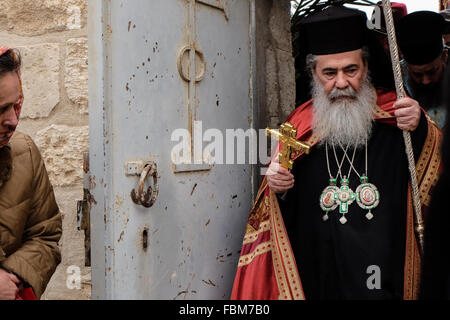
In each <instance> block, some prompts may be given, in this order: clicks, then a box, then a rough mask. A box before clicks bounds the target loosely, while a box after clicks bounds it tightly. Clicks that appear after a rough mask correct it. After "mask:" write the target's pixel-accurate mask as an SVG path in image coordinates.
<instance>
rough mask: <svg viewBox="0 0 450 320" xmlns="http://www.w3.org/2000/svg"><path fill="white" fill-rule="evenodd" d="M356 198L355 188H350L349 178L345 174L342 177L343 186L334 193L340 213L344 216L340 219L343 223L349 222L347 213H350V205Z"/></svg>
mask: <svg viewBox="0 0 450 320" xmlns="http://www.w3.org/2000/svg"><path fill="white" fill-rule="evenodd" d="M355 198H356V195H355V193H354V192H353V190H352V189H350V188H349V186H348V179H347V177H346V176H344V177H343V178H342V179H341V188H340V189H339V190H338V192H336V193H335V195H334V199H335V200H336V203H337V205H338V206H339V213H341V214H342V217H341V218H340V219H339V221H340V222H341V223H342V224H345V223H346V222H347V218H346V217H345V214H347V213H348V206H349V205H351V204H352V203H353V201H355Z"/></svg>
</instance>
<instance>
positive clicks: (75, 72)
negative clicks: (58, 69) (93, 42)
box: [65, 38, 88, 114]
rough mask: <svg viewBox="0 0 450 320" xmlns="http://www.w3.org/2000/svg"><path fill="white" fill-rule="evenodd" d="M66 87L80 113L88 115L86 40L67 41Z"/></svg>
mask: <svg viewBox="0 0 450 320" xmlns="http://www.w3.org/2000/svg"><path fill="white" fill-rule="evenodd" d="M65 87H66V91H67V95H68V97H69V99H70V100H71V101H72V102H74V103H76V104H78V105H79V107H80V113H82V114H86V113H88V45H87V39H86V38H80V39H70V40H68V41H67V49H66V66H65Z"/></svg>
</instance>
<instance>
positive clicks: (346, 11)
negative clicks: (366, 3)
mask: <svg viewBox="0 0 450 320" xmlns="http://www.w3.org/2000/svg"><path fill="white" fill-rule="evenodd" d="M300 24H301V28H302V30H303V31H302V33H303V36H304V37H305V39H304V41H305V45H306V47H307V51H308V53H312V54H316V55H323V54H334V53H340V52H346V51H353V50H357V49H360V48H362V47H363V46H364V45H365V43H366V37H367V17H366V14H365V13H364V12H363V11H360V10H356V9H350V8H347V7H343V6H331V7H328V8H326V9H325V10H322V11H319V12H317V13H314V14H312V15H310V16H308V17H307V18H305V19H303V21H301V22H300Z"/></svg>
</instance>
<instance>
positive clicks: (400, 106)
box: [393, 98, 420, 131]
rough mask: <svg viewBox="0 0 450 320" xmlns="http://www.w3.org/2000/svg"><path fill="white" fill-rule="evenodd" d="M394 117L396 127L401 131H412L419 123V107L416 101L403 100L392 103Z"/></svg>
mask: <svg viewBox="0 0 450 320" xmlns="http://www.w3.org/2000/svg"><path fill="white" fill-rule="evenodd" d="M393 107H394V109H396V110H395V112H394V115H395V117H396V118H397V127H398V128H399V129H401V130H408V131H414V130H416V128H417V126H418V125H419V121H420V107H419V104H418V103H417V101H416V100H413V99H411V98H403V99H400V100H398V101H397V102H396V103H394V106H393Z"/></svg>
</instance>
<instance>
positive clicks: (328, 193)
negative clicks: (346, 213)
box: [320, 179, 339, 221]
mask: <svg viewBox="0 0 450 320" xmlns="http://www.w3.org/2000/svg"><path fill="white" fill-rule="evenodd" d="M338 191H339V188H338V187H337V186H336V179H330V185H329V186H328V187H326V188H325V189H324V190H323V191H322V194H321V195H320V207H321V208H322V210H323V211H325V215H324V216H323V217H322V220H323V221H327V220H328V212H330V211H333V210H334V209H336V208H337V206H338V204H337V202H336V200H335V198H334V195H335V194H336V193H337V192H338Z"/></svg>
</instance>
